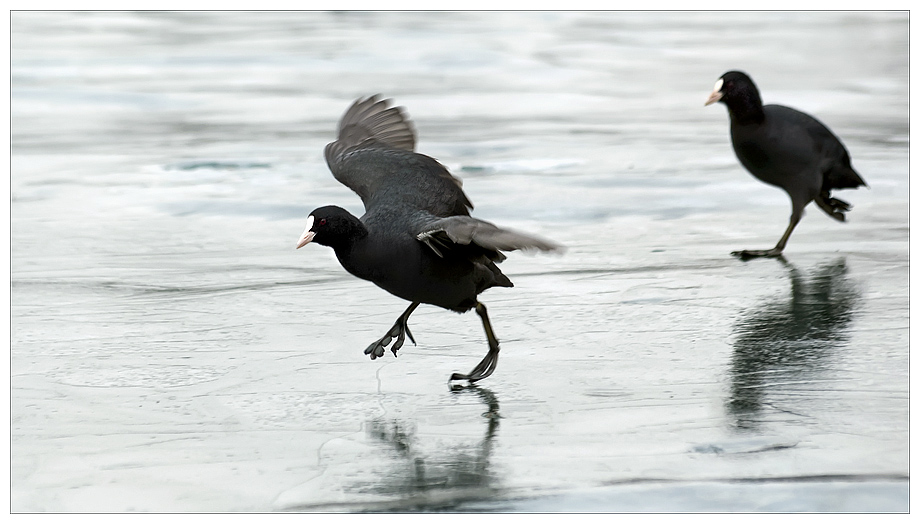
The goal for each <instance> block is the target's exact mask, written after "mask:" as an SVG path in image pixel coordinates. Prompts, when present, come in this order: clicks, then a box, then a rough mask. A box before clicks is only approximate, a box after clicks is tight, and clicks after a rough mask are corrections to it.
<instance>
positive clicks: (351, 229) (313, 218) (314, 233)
mask: <svg viewBox="0 0 920 524" xmlns="http://www.w3.org/2000/svg"><path fill="white" fill-rule="evenodd" d="M366 235H367V229H366V228H365V227H364V224H363V223H362V222H361V221H360V220H359V219H358V217H356V216H354V215H352V214H351V213H349V212H348V211H345V210H344V209H342V208H340V207H338V206H324V207H320V208H316V209H314V210H313V212H312V213H310V216H308V217H307V227H306V228H305V229H304V230H303V234H302V235H300V240H298V241H297V249H300V248H302V247H303V246H305V245H307V244H309V243H310V242H316V243H317V244H322V245H324V246H330V247H332V248H337V247H341V246H345V245H348V244H350V243H351V242H354V241H355V240H357V239H359V238H361V237H364V236H366Z"/></svg>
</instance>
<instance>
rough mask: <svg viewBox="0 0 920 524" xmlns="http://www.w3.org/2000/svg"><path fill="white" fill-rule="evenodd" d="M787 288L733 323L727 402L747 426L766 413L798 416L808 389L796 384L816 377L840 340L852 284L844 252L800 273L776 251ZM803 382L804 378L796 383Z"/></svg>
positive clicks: (853, 296)
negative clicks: (787, 282)
mask: <svg viewBox="0 0 920 524" xmlns="http://www.w3.org/2000/svg"><path fill="white" fill-rule="evenodd" d="M778 260H779V261H780V263H782V264H783V265H784V266H785V267H786V269H787V270H788V275H789V282H790V291H789V293H788V294H784V296H782V297H780V298H776V297H773V298H770V299H768V300H765V301H763V302H762V303H760V304H757V305H756V306H754V307H752V308H750V309H749V310H748V311H746V312H745V313H744V315H743V316H742V317H741V319H740V320H739V321H738V322H737V323H736V325H735V335H736V337H737V338H736V339H735V342H734V347H735V349H734V353H733V355H732V361H731V369H730V381H731V383H730V395H729V397H728V399H727V402H726V404H727V410H728V412H729V414H730V416H731V418H732V421H733V424H734V425H735V426H736V427H737V428H738V429H742V430H747V429H754V428H757V427H759V426H760V424H761V423H762V422H763V421H764V420H765V419H766V418H767V417H769V416H770V415H771V414H775V413H777V412H782V413H784V414H786V415H792V416H799V415H801V412H800V408H801V409H807V402H808V395H807V394H806V395H796V394H795V391H794V390H796V389H798V390H799V392H802V389H801V388H803V387H804V388H807V387H808V386H807V383H808V382H810V381H813V380H817V379H820V374H821V372H822V371H823V370H824V369H825V368H826V367H827V366H828V364H829V360H830V359H831V358H832V357H833V355H834V353H835V351H834V350H835V349H837V348H839V347H841V346H842V345H844V344H845V343H846V340H847V338H848V336H849V335H848V326H849V324H850V322H851V320H852V317H853V310H854V307H855V306H856V304H857V302H858V300H859V292H858V290H857V288H856V286H855V285H854V283H853V282H851V280H850V279H849V278H848V277H847V265H846V259H844V258H840V259H837V260H835V261H834V262H831V263H829V264H826V265H822V266H818V267H816V268H814V269H813V270H811V271H810V272H809V273H808V274H807V275H802V273H801V272H800V271H799V270H798V269H797V268H796V267H795V266H793V265H792V264H790V263H788V262H786V261H785V260H784V259H782V258H780V259H778ZM803 383H804V384H806V385H805V386H803Z"/></svg>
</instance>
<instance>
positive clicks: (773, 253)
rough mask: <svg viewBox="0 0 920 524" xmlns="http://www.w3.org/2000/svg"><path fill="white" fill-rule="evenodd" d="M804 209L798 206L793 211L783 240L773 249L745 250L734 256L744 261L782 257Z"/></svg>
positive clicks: (733, 252) (735, 253) (734, 253)
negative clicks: (756, 258)
mask: <svg viewBox="0 0 920 524" xmlns="http://www.w3.org/2000/svg"><path fill="white" fill-rule="evenodd" d="M804 207H805V206H801V207H799V206H796V207H795V208H794V209H793V210H792V216H791V217H789V227H787V228H786V232H785V233H783V236H782V238H780V239H779V242H777V243H776V246H775V247H774V248H773V249H745V250H743V251H732V255H733V256H736V257H738V258H741V259H742V260H743V259H748V258H754V257H778V256H780V255H782V254H783V249H785V248H786V242H787V241H788V240H789V236H790V235H792V230H793V229H795V226H796V225H797V224H798V223H799V220H801V219H802V209H803V208H804Z"/></svg>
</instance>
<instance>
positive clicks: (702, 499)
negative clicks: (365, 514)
mask: <svg viewBox="0 0 920 524" xmlns="http://www.w3.org/2000/svg"><path fill="white" fill-rule="evenodd" d="M87 27H92V28H94V30H93V31H87V30H86V28H87ZM12 33H13V38H12V47H13V49H12V57H13V60H12V104H11V111H12V123H13V136H12V160H11V166H12V172H11V192H12V195H11V197H12V198H11V242H12V260H11V266H12V267H11V305H12V319H11V331H12V333H11V394H12V398H11V439H12V442H11V444H12V456H11V458H12V462H11V501H12V508H13V510H14V511H302V510H341V511H375V510H378V511H379V510H405V509H457V510H480V511H486V510H487V511H556V510H558V511H574V510H578V509H583V510H587V511H592V510H593V511H608V510H620V511H632V510H640V511H644V510H703V511H717V510H748V509H749V510H757V511H774V510H775V511H799V510H810V511H827V510H838V511H904V510H905V509H906V508H907V495H906V489H905V488H906V486H907V484H908V472H909V469H908V465H907V457H908V449H909V447H908V422H907V421H908V366H907V363H908V287H907V277H908V267H909V265H908V249H907V247H908V233H909V229H908V224H907V214H908V213H907V212H908V197H907V193H906V188H907V181H908V175H907V173H908V166H907V153H908V123H907V113H906V106H907V19H906V15H899V14H896V13H894V14H893V13H889V14H872V13H830V14H820V13H817V14H816V13H812V14H784V13H770V14H765V13H756V14H745V13H735V14H705V13H701V14H687V13H684V14H681V13H668V14H649V13H625V14H624V13H604V14H599V13H590V14H587V13H585V14H579V13H530V14H523V15H522V14H510V13H506V14H498V15H483V14H477V13H460V14H455V15H450V16H435V15H431V14H427V15H426V14H422V13H418V14H341V13H339V14H331V13H302V14H291V13H261V14H249V13H239V14H219V13H210V14H209V13H186V14H162V13H148V14H131V13H104V14H80V15H73V14H63V13H43V14H36V13H16V14H14V17H13V24H12ZM713 35H718V38H714V37H713ZM752 46H753V47H752ZM804 50H807V52H806V51H804ZM777 54H779V55H781V56H783V57H784V60H783V61H782V64H781V65H780V64H777V63H775V60H773V59H771V56H776V55H777ZM735 67H744V68H746V69H747V70H748V71H749V72H750V73H751V74H752V75H753V76H754V78H755V81H758V83H759V84H760V86H761V89H762V91H763V96H764V99H765V100H766V101H781V102H784V103H788V104H790V105H794V106H797V107H799V108H801V109H804V110H807V111H809V112H813V113H814V114H816V115H819V117H820V118H821V119H822V120H823V121H824V122H826V123H827V124H828V125H830V126H831V128H832V129H834V130H835V131H836V132H837V133H838V134H839V135H840V136H841V137H843V139H844V141H845V143H846V144H847V146H848V148H849V150H850V152H851V154H852V156H853V158H854V165H855V166H856V169H857V170H858V171H859V172H860V173H861V174H863V176H864V177H865V178H866V180H867V181H868V183H869V185H870V186H871V190H860V191H847V192H843V193H842V194H841V196H842V197H843V198H844V199H845V200H847V201H849V202H851V203H853V204H854V205H855V206H854V210H853V211H852V212H851V213H850V216H849V222H848V223H847V224H839V223H836V222H833V221H832V220H830V219H828V218H826V217H825V216H823V215H822V214H821V212H820V211H819V210H817V209H815V208H809V210H808V214H807V216H806V217H805V219H804V220H803V221H802V223H801V224H800V225H799V227H798V228H797V230H796V232H795V234H794V235H793V237H792V239H791V240H790V243H789V246H788V247H787V256H786V259H785V260H784V261H781V260H755V261H751V262H747V263H741V262H739V261H737V260H734V259H732V258H730V257H728V256H727V255H728V253H729V252H730V251H732V250H735V249H741V248H759V247H768V246H771V245H773V244H774V243H775V241H776V239H777V238H778V236H779V235H780V234H781V232H782V229H783V227H784V226H785V223H786V219H787V215H788V202H787V201H786V198H785V196H783V195H782V194H781V193H780V192H778V191H776V190H774V189H771V188H769V187H767V186H764V185H762V184H760V183H758V182H756V181H755V180H753V179H752V178H751V177H750V176H748V175H747V174H746V173H744V171H743V170H742V169H741V167H740V166H739V165H738V164H737V161H736V160H735V159H734V158H733V156H732V153H731V149H730V146H729V144H728V131H727V117H726V116H725V112H724V109H723V108H721V107H709V108H703V107H702V103H703V101H704V100H705V97H706V95H707V94H708V92H709V90H710V88H711V86H712V83H713V82H714V80H715V79H716V78H717V77H718V76H719V75H720V74H721V73H723V72H724V71H725V70H727V69H730V68H735ZM373 92H383V93H384V94H386V95H388V96H394V97H396V100H397V102H399V103H401V104H404V105H406V106H407V108H408V110H409V113H410V115H411V116H412V117H413V118H414V120H415V122H416V127H417V129H418V132H419V138H420V139H419V148H420V150H421V151H422V152H425V153H428V154H431V155H433V156H435V157H437V158H438V159H439V160H441V161H442V162H443V163H445V165H447V166H449V167H450V168H451V170H452V171H453V172H454V173H456V174H458V175H460V176H461V177H462V178H463V179H464V188H465V190H466V191H467V193H468V194H469V195H470V197H471V199H472V201H473V202H474V203H475V204H476V215H477V216H480V217H482V218H485V219H488V220H492V221H494V222H497V223H499V224H502V225H506V226H510V227H515V228H519V229H522V230H526V231H532V232H534V233H537V234H541V235H543V236H546V237H548V238H554V239H558V240H561V241H563V242H564V243H566V244H567V245H568V246H569V251H568V252H567V253H566V254H565V255H564V256H562V257H554V256H544V257H530V256H527V255H520V254H513V255H512V256H511V257H510V258H509V260H507V261H506V262H505V263H504V264H503V269H504V271H505V272H506V273H507V274H508V275H509V276H510V277H511V278H512V280H513V281H514V282H515V285H516V287H515V288H514V289H495V290H490V291H488V292H487V293H485V294H484V295H483V296H482V298H483V300H484V302H485V303H486V304H487V305H488V306H489V311H490V316H491V318H492V322H493V324H494V326H495V329H496V332H497V335H498V337H499V339H500V340H501V342H502V355H501V359H500V363H499V365H498V369H497V371H496V373H495V375H494V376H493V377H491V378H489V379H488V380H487V381H484V382H483V383H482V386H481V387H480V388H477V389H472V390H462V391H456V392H451V391H449V390H448V388H447V384H446V378H447V377H448V376H449V375H450V373H452V372H455V371H459V372H466V371H468V370H469V369H470V368H471V367H472V366H473V365H474V364H475V363H476V362H478V361H479V359H480V358H481V357H482V356H483V355H484V352H485V350H486V346H485V341H484V336H483V334H482V330H481V326H480V324H479V321H478V318H477V317H476V316H475V315H462V316H458V315H455V314H453V313H449V312H445V311H441V310H438V309H436V308H434V307H429V306H423V307H421V308H419V310H418V311H416V313H415V314H413V316H412V319H411V321H410V322H411V325H412V329H413V333H414V334H415V335H416V338H417V340H418V342H419V345H418V346H411V345H407V346H406V347H404V349H403V351H402V353H401V356H400V357H399V358H398V359H393V358H392V356H391V355H389V354H388V355H387V356H386V357H384V358H383V359H381V360H377V361H374V362H371V361H369V360H367V359H366V357H364V355H363V354H362V353H361V351H362V350H363V348H364V347H366V346H367V344H368V343H369V342H371V341H372V340H375V339H376V338H378V337H379V336H380V335H381V334H382V332H383V331H385V330H386V329H388V328H389V327H390V326H391V325H392V322H393V321H394V320H395V317H396V316H397V315H398V314H399V313H400V312H401V311H402V310H403V309H404V307H405V304H404V303H403V302H402V301H400V300H398V299H396V298H394V297H391V296H389V295H387V294H386V293H384V292H383V291H381V290H379V289H377V288H375V287H374V286H373V285H371V284H369V283H366V282H361V281H357V280H356V279H354V278H353V277H351V276H349V275H347V274H346V273H345V272H344V271H343V270H342V269H341V268H340V266H339V265H338V262H337V261H336V260H335V257H334V256H333V254H332V253H331V252H330V251H329V250H325V249H323V248H321V247H318V246H312V247H311V248H310V249H308V250H301V251H297V252H295V251H294V250H293V245H294V242H295V241H296V238H297V235H298V234H299V233H300V231H301V230H302V228H303V219H304V217H305V216H306V214H307V213H308V212H309V211H310V210H312V209H313V208H315V207H317V206H319V205H323V204H329V203H336V204H339V205H342V206H344V207H348V208H349V209H351V210H352V211H354V212H356V213H359V212H360V210H361V209H360V202H359V200H358V199H357V197H356V196H355V195H353V194H352V193H350V191H349V190H348V189H347V188H344V187H342V186H340V185H339V184H338V183H337V182H336V181H335V180H334V179H333V178H332V177H331V176H330V175H329V173H328V170H327V169H326V167H325V165H324V162H323V160H322V153H321V151H322V148H323V146H324V145H325V144H326V143H327V142H329V141H330V140H332V138H333V133H334V128H335V122H336V119H337V118H338V117H339V116H340V114H341V112H342V111H343V110H344V109H345V108H346V107H347V105H348V104H349V103H350V102H351V99H352V98H354V97H356V96H358V95H363V94H369V93H373ZM724 492H728V493H731V494H734V495H735V496H734V497H728V496H723V495H721V494H720V493H724ZM857 493H860V495H857Z"/></svg>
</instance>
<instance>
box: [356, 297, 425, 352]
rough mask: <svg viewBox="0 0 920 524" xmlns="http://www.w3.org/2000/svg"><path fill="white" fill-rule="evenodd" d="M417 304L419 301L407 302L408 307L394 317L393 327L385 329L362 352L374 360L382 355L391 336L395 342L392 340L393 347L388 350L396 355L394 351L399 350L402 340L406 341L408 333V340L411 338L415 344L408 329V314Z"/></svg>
mask: <svg viewBox="0 0 920 524" xmlns="http://www.w3.org/2000/svg"><path fill="white" fill-rule="evenodd" d="M418 305H419V302H413V303H411V304H409V307H407V308H406V310H405V311H403V314H402V315H399V318H397V319H396V323H395V324H393V327H391V328H390V330H389V331H387V332H386V334H385V335H383V337H382V338H381V339H380V340H378V341H376V342H374V343H373V344H371V345H370V346H367V349H365V350H364V354H365V355H370V356H371V360H374V359H375V358H377V357H382V356H383V354H384V353H385V352H386V347H387V344H389V343H390V341H391V340H393V337H396V342H393V347H392V348H390V351H392V352H393V356H394V357H395V356H396V352H397V351H399V348H401V347H402V345H403V342H405V341H406V335H409V340H411V341H412V343H413V344H415V337H413V336H412V332H411V331H409V324H408V322H409V315H411V314H412V312H413V311H415V308H417V307H418Z"/></svg>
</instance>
